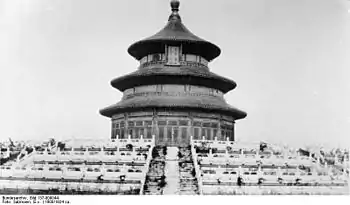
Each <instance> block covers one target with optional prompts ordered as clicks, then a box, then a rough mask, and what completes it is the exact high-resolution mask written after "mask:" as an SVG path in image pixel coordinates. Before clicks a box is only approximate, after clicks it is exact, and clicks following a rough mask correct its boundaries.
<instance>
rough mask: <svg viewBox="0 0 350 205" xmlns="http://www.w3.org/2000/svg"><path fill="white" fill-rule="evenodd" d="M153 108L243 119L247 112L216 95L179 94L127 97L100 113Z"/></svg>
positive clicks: (109, 115)
mask: <svg viewBox="0 0 350 205" xmlns="http://www.w3.org/2000/svg"><path fill="white" fill-rule="evenodd" d="M153 108H166V109H169V108H170V109H191V110H200V111H205V112H217V113H222V114H226V115H231V116H232V117H233V118H234V119H236V120H238V119H242V118H245V117H246V116H247V113H245V112H244V111H241V110H239V109H237V108H234V107H232V106H230V105H229V104H227V103H226V102H225V101H224V100H221V99H220V98H216V97H179V96H167V97H164V96H152V97H142V96H140V97H133V98H130V99H125V100H122V101H120V102H119V103H117V104H114V105H111V106H109V107H107V108H104V109H101V110H100V113H101V115H103V116H106V117H110V118H111V117H113V115H116V114H120V113H123V112H129V111H137V110H144V109H153Z"/></svg>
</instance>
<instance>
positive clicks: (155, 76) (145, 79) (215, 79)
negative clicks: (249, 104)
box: [111, 67, 237, 93]
mask: <svg viewBox="0 0 350 205" xmlns="http://www.w3.org/2000/svg"><path fill="white" fill-rule="evenodd" d="M156 84H189V85H198V86H204V87H209V88H215V89H218V90H220V91H222V92H223V93H227V92H229V91H230V90H233V89H235V88H236V86H237V84H236V83H235V82H234V81H232V80H230V79H227V78H224V77H221V76H219V75H216V74H214V73H212V72H209V71H200V70H199V69H195V68H181V67H180V68H175V67H174V68H170V69H162V68H159V69H142V70H137V71H135V72H133V73H131V74H128V75H124V76H121V77H119V78H116V79H113V80H112V81H111V85H112V86H113V87H114V88H116V89H118V90H120V91H121V92H123V91H124V90H126V89H128V88H132V87H135V86H141V85H156Z"/></svg>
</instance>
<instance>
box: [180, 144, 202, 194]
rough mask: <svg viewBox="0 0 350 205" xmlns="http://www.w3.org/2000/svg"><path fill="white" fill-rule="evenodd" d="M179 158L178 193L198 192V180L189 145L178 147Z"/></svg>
mask: <svg viewBox="0 0 350 205" xmlns="http://www.w3.org/2000/svg"><path fill="white" fill-rule="evenodd" d="M178 158H179V178H180V187H179V192H178V194H179V195H197V194H199V188H198V180H197V178H196V173H195V168H194V164H193V159H192V154H191V149H190V148H189V147H185V148H180V149H179V152H178Z"/></svg>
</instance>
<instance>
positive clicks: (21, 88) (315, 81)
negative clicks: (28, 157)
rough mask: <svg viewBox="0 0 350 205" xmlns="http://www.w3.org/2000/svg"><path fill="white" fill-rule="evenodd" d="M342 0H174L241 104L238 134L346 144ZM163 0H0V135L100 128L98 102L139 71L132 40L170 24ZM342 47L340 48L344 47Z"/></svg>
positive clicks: (93, 133)
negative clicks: (214, 52)
mask: <svg viewBox="0 0 350 205" xmlns="http://www.w3.org/2000/svg"><path fill="white" fill-rule="evenodd" d="M349 8H350V2H349V1H347V0H218V1H209V0H191V1H190V0H182V1H181V6H180V15H181V17H182V20H183V22H184V24H185V25H186V26H187V28H189V29H190V30H191V31H192V32H193V33H195V34H196V35H198V36H200V37H202V38H204V39H206V40H209V41H211V42H213V43H215V44H217V45H218V46H219V47H220V48H221V50H222V54H221V55H220V56H219V58H217V59H216V60H214V61H213V62H212V63H211V64H210V68H211V70H212V71H213V72H215V73H217V74H220V75H222V76H225V77H228V78H231V79H233V80H235V81H236V82H237V84H238V86H237V88H236V89H235V90H233V91H231V92H230V93H229V94H227V95H226V97H225V98H226V100H227V101H228V102H229V103H230V104H231V105H233V106H235V107H238V108H240V109H242V110H244V111H246V112H247V113H248V117H247V118H246V119H244V120H240V121H237V123H236V136H237V138H239V139H240V140H244V141H250V140H252V141H258V140H265V141H268V142H275V143H281V142H282V143H286V144H289V145H292V146H296V145H309V144H313V145H321V146H341V147H349V144H350V139H349V136H350V108H349V105H350V81H349V77H350V75H349V74H350V73H349V68H350V60H349V48H350V47H349V46H350V41H349V36H350V27H349V25H350V24H349V20H350V13H349ZM169 14H170V6H169V0H138V1H136V0H118V1H115V0H74V1H73V0H71V1H64V0H22V1H20V0H0V139H1V140H4V139H7V138H8V137H12V138H13V139H30V138H31V139H38V138H39V139H46V138H48V137H51V136H55V137H63V138H69V137H73V136H74V137H76V138H83V137H89V138H94V137H96V138H108V137H110V120H109V119H108V118H105V117H103V116H101V115H99V113H98V110H99V109H100V108H103V107H105V106H108V105H111V104H113V103H116V102H117V101H119V100H120V98H121V93H120V92H119V91H117V90H115V89H113V88H112V87H111V86H110V84H109V82H110V80H112V79H113V78H115V77H118V76H121V75H123V74H126V73H130V72H132V71H135V70H136V68H137V65H138V63H137V62H136V61H135V60H134V59H133V58H132V57H131V56H129V55H128V54H127V51H126V50H127V48H128V46H129V45H131V44H132V43H133V42H135V41H137V40H140V39H142V38H144V37H148V36H150V35H153V34H154V33H156V32H157V31H159V30H160V29H161V28H163V27H164V26H165V24H166V21H167V19H168V16H169ZM347 53H348V55H347Z"/></svg>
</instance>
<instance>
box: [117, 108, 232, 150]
mask: <svg viewBox="0 0 350 205" xmlns="http://www.w3.org/2000/svg"><path fill="white" fill-rule="evenodd" d="M117 135H118V136H119V138H121V139H126V138H127V137H128V135H130V136H131V138H132V139H137V138H140V136H141V135H142V136H143V138H152V135H155V138H156V143H157V144H167V145H188V144H189V140H190V136H193V139H202V137H203V136H204V137H205V139H211V140H213V139H215V137H217V139H218V140H222V141H224V140H226V139H227V138H229V140H230V141H234V140H235V137H234V119H233V118H232V117H231V116H225V115H220V114H214V113H204V112H191V111H188V112H181V111H170V110H168V111H167V110H153V111H148V112H147V111H144V112H131V113H125V114H117V115H114V116H113V118H112V139H113V138H116V136H117Z"/></svg>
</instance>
